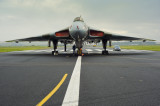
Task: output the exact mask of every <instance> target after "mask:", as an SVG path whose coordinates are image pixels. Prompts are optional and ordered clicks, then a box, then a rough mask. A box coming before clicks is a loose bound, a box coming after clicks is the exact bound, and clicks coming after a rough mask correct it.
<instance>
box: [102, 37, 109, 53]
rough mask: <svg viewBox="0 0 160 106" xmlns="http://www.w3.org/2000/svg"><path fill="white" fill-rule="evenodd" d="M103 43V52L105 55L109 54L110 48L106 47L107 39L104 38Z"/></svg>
mask: <svg viewBox="0 0 160 106" xmlns="http://www.w3.org/2000/svg"><path fill="white" fill-rule="evenodd" d="M102 44H103V49H104V50H103V51H102V54H103V55H108V50H106V48H107V39H103V40H102Z"/></svg>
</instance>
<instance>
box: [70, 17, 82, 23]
mask: <svg viewBox="0 0 160 106" xmlns="http://www.w3.org/2000/svg"><path fill="white" fill-rule="evenodd" d="M76 21H81V22H84V21H83V18H82V17H76V18H75V19H74V21H73V22H76Z"/></svg>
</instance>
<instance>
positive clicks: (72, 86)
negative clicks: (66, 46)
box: [62, 56, 82, 106]
mask: <svg viewBox="0 0 160 106" xmlns="http://www.w3.org/2000/svg"><path fill="white" fill-rule="evenodd" d="M81 59H82V57H81V56H78V59H77V62H76V65H75V67H74V70H73V73H72V76H71V79H70V82H69V84H68V88H67V91H66V94H65V97H64V100H63V103H62V106H78V102H79V87H80V73H81Z"/></svg>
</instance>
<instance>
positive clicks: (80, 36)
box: [8, 16, 153, 55]
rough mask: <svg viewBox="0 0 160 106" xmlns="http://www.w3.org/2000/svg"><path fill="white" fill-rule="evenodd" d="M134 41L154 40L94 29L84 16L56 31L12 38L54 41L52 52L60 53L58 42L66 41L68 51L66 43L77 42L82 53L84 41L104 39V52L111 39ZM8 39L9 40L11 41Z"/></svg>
mask: <svg viewBox="0 0 160 106" xmlns="http://www.w3.org/2000/svg"><path fill="white" fill-rule="evenodd" d="M122 40H125V41H133V40H142V41H143V42H145V41H147V40H148V41H153V40H150V39H145V38H137V37H129V36H121V35H115V34H111V33H108V32H104V31H101V30H96V29H93V28H91V27H89V26H87V25H86V24H85V23H84V21H83V19H82V17H81V16H80V17H76V18H75V19H74V21H73V23H72V25H71V26H69V27H67V28H65V29H62V30H60V31H57V32H54V33H48V34H44V35H40V36H35V37H29V38H24V39H16V40H11V41H15V42H17V43H18V42H19V41H29V42H32V41H48V46H49V47H50V46H51V42H53V51H52V54H53V55H55V54H58V51H57V46H58V42H61V43H64V49H65V51H66V45H67V44H69V43H75V45H76V48H77V54H78V55H82V47H83V43H84V42H95V43H98V42H100V41H102V45H103V49H104V50H103V51H102V54H104V55H105V54H108V51H107V50H106V49H107V48H106V47H107V42H109V45H110V46H111V41H122ZM11 41H8V42H11Z"/></svg>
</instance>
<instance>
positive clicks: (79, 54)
mask: <svg viewBox="0 0 160 106" xmlns="http://www.w3.org/2000/svg"><path fill="white" fill-rule="evenodd" d="M77 54H78V56H82V48H80V49H78V50H77Z"/></svg>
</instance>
